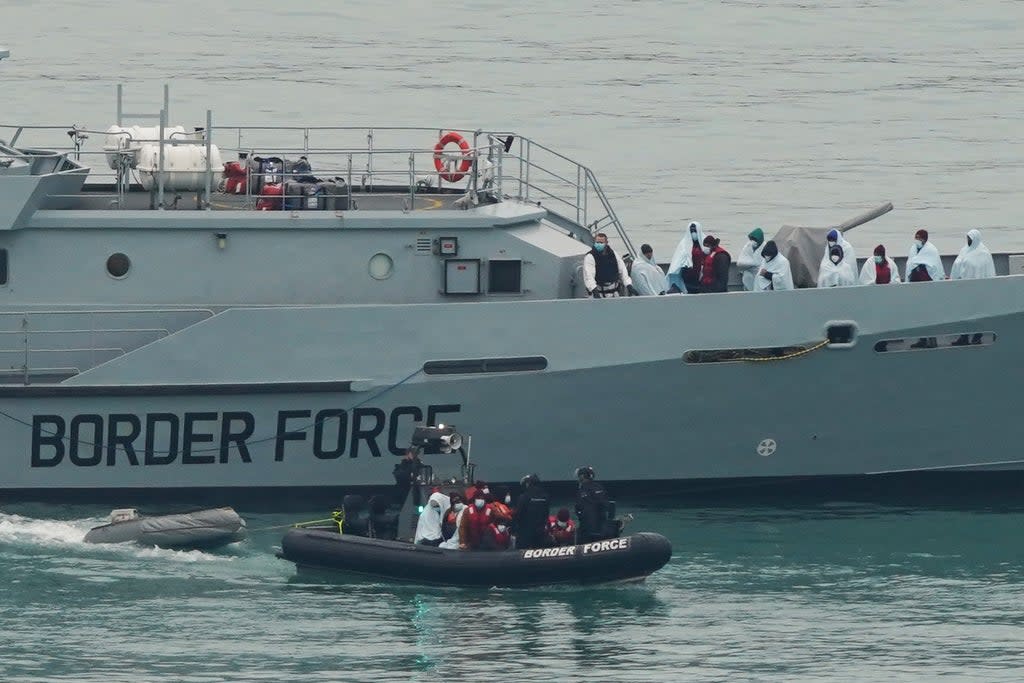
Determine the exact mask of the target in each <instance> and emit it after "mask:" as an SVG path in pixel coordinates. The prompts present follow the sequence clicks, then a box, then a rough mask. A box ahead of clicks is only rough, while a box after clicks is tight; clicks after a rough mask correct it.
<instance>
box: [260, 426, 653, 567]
mask: <svg viewBox="0 0 1024 683" xmlns="http://www.w3.org/2000/svg"><path fill="white" fill-rule="evenodd" d="M465 441H466V443H465V444H464V443H463V437H462V436H461V435H460V434H458V433H457V432H455V429H454V427H453V426H452V425H448V426H445V425H438V426H436V427H433V426H418V427H416V429H415V430H414V432H413V436H412V449H413V450H415V451H416V452H417V453H418V452H423V453H426V454H435V455H436V454H452V453H459V454H460V455H461V456H462V460H461V465H460V466H459V468H458V471H457V472H456V473H455V475H454V476H451V477H444V476H436V475H435V474H434V468H433V467H432V466H430V465H426V464H423V463H422V462H420V461H419V460H418V458H417V459H416V460H415V461H403V462H404V463H405V464H406V465H408V466H409V467H412V468H413V469H412V470H410V473H409V476H410V478H409V480H408V483H407V484H406V486H407V487H408V491H407V492H406V493H405V494H404V496H402V497H404V504H403V505H402V509H401V511H400V512H399V513H398V514H397V515H392V514H390V513H385V512H384V511H383V510H382V509H380V506H371V507H375V510H374V512H373V514H371V516H370V517H369V518H367V519H364V518H363V517H362V516H361V512H360V510H361V505H357V504H355V502H354V501H353V499H355V498H358V497H356V496H346V501H345V502H344V503H343V504H342V506H341V508H340V509H339V510H337V511H335V513H334V515H333V516H332V519H331V520H317V521H315V522H308V523H306V524H297V525H296V526H295V528H292V529H289V530H288V532H287V533H286V534H285V536H284V539H283V540H282V541H281V551H280V552H279V553H278V557H280V558H282V559H285V560H288V561H290V562H294V563H295V565H296V567H297V568H298V569H299V570H300V571H302V570H310V569H311V570H333V571H341V572H347V573H352V574H360V575H364V576H373V577H377V578H382V579H389V580H396V581H409V582H414V583H423V584H441V585H450V586H486V587H491V586H501V587H513V586H516V587H519V586H544V585H552V584H593V583H604V582H618V581H639V580H643V579H644V578H646V577H647V576H649V575H650V574H652V573H653V572H655V571H657V570H658V569H661V568H662V567H663V566H665V564H666V563H667V562H668V561H669V558H670V557H671V556H672V545H671V543H669V540H668V539H667V538H665V537H664V536H662V535H660V534H654V533H636V534H632V535H630V536H621V535H620V534H621V531H622V525H623V522H622V520H615V519H611V518H609V519H608V520H607V521H608V524H607V525H606V526H607V528H608V529H611V530H612V531H610V532H609V533H608V534H607V537H606V538H603V539H601V540H595V541H593V542H590V543H579V544H576V545H569V546H561V547H551V548H538V549H518V550H499V551H484V550H456V549H454V548H452V549H449V548H440V547H435V546H431V545H417V544H414V543H413V542H412V540H413V537H414V536H415V529H416V525H417V520H418V519H419V516H420V513H421V512H422V511H423V507H424V505H426V503H427V500H428V498H429V497H430V495H431V492H432V491H439V492H442V493H443V492H445V489H447V490H448V491H451V492H454V491H460V490H462V489H463V488H464V487H466V486H468V485H469V484H471V483H472V482H474V481H475V476H474V468H475V466H474V465H473V464H472V463H470V461H469V443H468V442H469V437H466V439H465ZM398 469H399V468H397V467H396V480H398V479H399V476H398V474H397V471H398ZM360 501H361V499H360ZM611 509H612V510H614V503H612V505H611ZM609 514H610V517H611V516H613V515H614V512H611V513H609ZM325 522H333V523H332V524H329V525H328V526H323V524H324V523H325Z"/></svg>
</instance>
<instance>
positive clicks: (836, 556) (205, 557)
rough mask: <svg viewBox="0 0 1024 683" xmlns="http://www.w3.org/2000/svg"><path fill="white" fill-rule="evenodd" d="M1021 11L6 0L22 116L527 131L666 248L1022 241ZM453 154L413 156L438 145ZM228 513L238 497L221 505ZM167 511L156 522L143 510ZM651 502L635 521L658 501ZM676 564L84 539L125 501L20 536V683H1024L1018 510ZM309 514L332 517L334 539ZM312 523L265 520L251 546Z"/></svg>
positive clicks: (712, 524) (5, 77)
mask: <svg viewBox="0 0 1024 683" xmlns="http://www.w3.org/2000/svg"><path fill="white" fill-rule="evenodd" d="M1022 21H1024V3H1022V2H1019V1H1015V0H1002V1H998V0H977V1H975V2H971V3H939V4H936V3H933V2H926V1H925V0H907V1H905V2H869V1H861V2H856V1H853V0H851V1H850V2H817V3H804V2H789V1H785V0H782V1H779V2H772V3H761V2H752V1H751V2H746V1H739V0H737V1H731V2H730V1H722V2H696V1H687V0H680V1H678V2H670V1H668V0H664V1H654V0H640V1H635V2H614V3H612V2H596V3H595V2H586V3H583V2H564V3H550V2H540V1H539V0H523V1H522V2H518V3H511V4H509V3H504V2H501V3H499V2H489V1H483V0H481V1H478V2H472V3H470V2H458V1H456V2H450V3H447V4H444V5H438V4H436V3H419V2H392V3H385V4H380V3H342V2H327V1H324V0H304V2H301V3H294V2H293V3H284V2H280V1H279V0H247V1H246V2H244V3H207V2H199V1H198V0H179V1H178V2H175V3H153V2H139V3H118V4H112V3H107V2H101V1H100V0H48V1H47V2H45V3H44V2H41V1H38V0H37V1H32V0H3V1H2V2H0V43H4V44H6V45H7V46H8V47H10V48H11V50H12V53H13V58H12V59H11V60H5V61H4V62H3V63H0V83H2V85H3V95H2V97H0V122H20V123H52V124H61V125H70V124H72V123H78V124H84V125H88V126H90V127H93V128H105V127H106V126H107V125H109V124H110V123H113V121H114V98H113V92H114V84H115V83H118V82H121V83H124V84H125V85H126V87H127V94H128V99H129V103H130V108H133V109H142V110H146V111H152V110H156V109H157V108H158V107H159V103H160V97H161V86H162V84H163V83H165V82H166V83H170V84H171V87H172V98H173V104H172V110H173V112H174V114H173V116H172V118H174V119H175V122H179V123H182V124H185V125H193V124H202V122H203V117H204V116H205V110H206V109H207V108H212V109H213V110H214V111H215V117H216V120H217V121H221V122H224V121H230V122H232V123H253V124H257V123H262V124H275V125H276V124H300V123H301V124H311V125H312V124H320V125H341V124H344V125H366V126H370V125H384V124H393V125H430V126H434V125H436V126H442V127H467V128H475V127H485V128H514V129H517V130H521V131H523V132H524V133H525V134H528V135H530V136H532V137H534V138H536V139H538V140H540V141H542V142H545V143H547V144H549V145H552V146H554V147H555V148H557V149H559V150H562V151H564V152H565V153H566V154H568V155H570V156H573V157H575V158H577V159H579V160H580V161H582V162H584V163H586V164H587V165H589V166H590V167H591V168H593V169H594V170H595V172H596V173H597V175H598V177H599V178H600V180H601V182H602V184H603V185H604V187H605V189H606V190H607V191H608V193H609V195H610V197H611V199H612V201H613V203H614V205H615V206H616V208H617V209H618V211H619V213H620V215H621V217H622V219H623V221H624V222H625V223H626V225H627V227H628V228H629V229H630V231H631V232H632V234H633V236H634V239H635V241H637V242H640V241H649V242H651V243H653V244H654V246H655V248H656V249H657V250H659V252H660V253H661V254H662V255H663V257H666V256H667V252H668V251H669V250H670V249H671V248H672V246H673V245H674V243H675V241H676V239H677V236H678V234H679V232H680V228H681V225H682V224H683V223H684V222H686V221H688V220H690V219H698V220H701V221H702V222H703V223H704V224H705V226H706V227H707V228H708V229H709V230H710V231H711V232H716V233H718V234H720V235H723V236H724V237H725V241H726V244H727V245H732V246H733V247H734V248H735V247H737V246H738V243H739V241H740V239H741V238H742V235H744V234H745V233H746V232H747V231H748V230H749V228H750V227H752V226H754V225H761V226H764V227H765V228H766V230H767V231H768V232H769V233H770V232H772V230H773V229H774V228H776V227H778V226H780V225H782V224H784V223H789V224H804V225H824V224H829V223H833V222H836V221H839V220H842V219H844V218H846V217H848V216H850V215H853V214H856V213H859V212H860V211H861V210H863V209H866V208H869V207H871V206H874V205H875V204H877V203H880V202H882V201H884V200H891V201H893V202H894V203H895V205H896V206H897V211H895V212H894V213H892V214H890V215H889V216H887V217H885V218H883V219H881V220H879V221H876V222H875V223H872V224H870V225H867V226H864V227H861V228H858V229H857V231H855V232H854V233H851V235H850V237H851V240H852V241H853V242H854V244H855V245H856V246H858V247H859V248H860V250H861V253H867V252H866V249H868V248H870V247H871V246H872V245H873V244H875V243H877V242H880V241H884V242H886V243H887V244H889V245H890V248H891V249H893V248H894V249H895V250H896V251H897V252H902V251H903V249H904V248H905V246H906V244H907V242H908V241H909V235H910V234H911V233H912V231H913V229H915V228H916V227H918V226H924V227H927V228H929V229H930V230H931V232H932V234H933V240H934V241H935V242H936V243H937V244H938V245H939V247H940V249H942V251H947V252H948V251H954V250H955V249H956V248H957V247H958V246H959V245H960V243H961V234H962V232H963V231H965V230H966V229H968V228H971V227H981V228H982V229H983V230H984V231H985V236H986V239H987V241H988V242H989V243H990V244H991V246H992V247H993V249H1011V248H1014V249H1019V248H1024V238H1022V237H1021V236H1019V235H1018V234H1017V233H1016V232H1015V230H1014V229H1012V228H1011V227H1010V226H1014V225H1015V224H1016V223H1017V221H1018V220H1019V215H1020V199H1019V185H1020V181H1021V178H1022V177H1024V168H1022V167H1024V161H1022V156H1021V154H1020V150H1019V149H1018V148H1019V145H1018V144H1016V143H1017V141H1018V140H1019V138H1020V135H1021V132H1022V131H1024V125H1022V124H1024V120H1022V119H1024V106H1022V105H1024V94H1022V91H1021V77H1020V69H1021V65H1022V63H1024V41H1021V40H1020V35H1019V30H1018V27H1019V26H1020V25H1021V23H1022ZM432 142H433V140H428V141H424V144H426V145H429V144H431V143H432ZM225 502H230V501H225ZM142 503H145V501H142ZM635 508H636V506H635V505H634V506H633V508H632V509H635ZM637 511H638V519H637V521H636V523H635V524H636V525H637V527H638V528H643V529H651V530H655V531H660V532H662V533H665V534H666V535H668V536H669V537H670V538H671V539H672V541H673V543H674V545H675V549H676V550H675V556H674V557H673V560H672V562H671V563H670V564H669V566H668V567H666V568H665V570H663V571H662V572H660V573H658V574H657V575H655V576H654V577H653V578H652V579H651V580H650V581H649V582H648V583H647V584H645V585H642V586H634V587H616V588H593V589H586V590H582V589H581V590H558V591H555V590H546V591H498V590H492V591H458V590H438V589H420V588H415V587H393V586H389V585H375V584H366V583H362V584H351V585H338V584H330V583H328V584H323V583H308V582H306V581H305V580H299V579H297V578H296V577H295V576H294V569H293V568H292V567H291V566H290V565H288V564H287V563H284V562H282V561H279V560H276V559H275V558H274V557H273V546H274V545H275V544H276V543H278V542H279V538H280V531H277V530H267V531H258V532H256V533H254V534H253V537H252V538H251V539H250V540H249V541H247V542H246V543H244V544H241V545H239V546H237V547H235V548H231V549H228V550H226V551H223V552H219V553H198V552H192V553H182V552H170V551H163V550H142V549H137V548H131V547H125V548H95V547H89V546H85V545H84V544H82V543H81V540H80V539H81V537H82V535H83V534H84V532H85V531H86V530H87V529H88V528H89V527H90V526H91V525H93V524H95V523H97V522H98V521H100V518H101V517H102V515H104V514H105V513H106V510H100V509H98V508H64V507H55V506H32V507H24V506H22V507H11V506H7V507H4V508H3V512H2V513H0V681H38V680H66V681H204V682H205V681H219V680H268V681H280V680H308V681H325V680H374V681H390V680H410V679H411V680H424V681H437V680H442V679H450V680H479V679H483V678H485V677H486V678H501V679H508V680H545V681H548V680H582V679H584V678H586V679H588V680H610V681H677V680H702V681H703V680H706V681H718V680H721V681H729V682H730V683H736V682H738V681H822V680H828V681H851V680H865V681H867V680H870V681H875V680H899V681H930V680H935V679H937V678H939V677H940V676H941V677H942V679H943V680H948V681H1003V680H1005V681H1016V680H1020V678H1021V675H1022V674H1021V672H1022V671H1024V648H1022V646H1021V643H1022V642H1024V629H1022V621H1024V613H1022V611H1021V607H1020V606H1021V604H1022V603H1021V598H1022V596H1024V572H1022V567H1024V563H1022V560H1024V558H1022V551H1021V547H1022V546H1021V543H1020V542H1019V529H1020V528H1021V522H1022V515H1021V513H1020V512H1018V511H1014V510H991V509H985V508H982V507H976V506H975V507H972V506H967V507H961V508H959V509H935V508H929V507H911V508H891V507H877V506H864V505H844V504H841V503H836V504H833V505H817V506H809V507H803V508H798V509H787V508H784V507H779V506H776V507H753V508H749V507H743V506H737V507H715V508H706V509H705V508H693V507H681V506H679V507H673V506H672V505H668V504H664V505H662V507H658V508H646V509H639V510H637ZM319 514H320V511H310V512H309V516H312V517H315V516H319ZM302 517H303V515H285V514H267V513H263V514H258V515H249V522H250V525H251V526H252V527H254V528H263V527H270V526H276V525H281V524H286V523H288V522H290V521H294V520H295V519H297V518H302Z"/></svg>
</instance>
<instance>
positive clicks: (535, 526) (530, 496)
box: [512, 474, 551, 548]
mask: <svg viewBox="0 0 1024 683" xmlns="http://www.w3.org/2000/svg"><path fill="white" fill-rule="evenodd" d="M519 483H520V484H522V486H523V492H522V494H520V496H519V500H517V501H516V508H515V512H514V513H513V517H512V529H513V531H515V535H516V548H543V547H544V546H545V545H546V544H547V543H546V539H547V523H548V517H549V516H550V515H551V501H550V500H549V499H548V494H547V492H546V491H545V490H544V489H542V488H541V486H540V477H538V476H537V475H536V474H528V475H526V476H525V477H523V478H522V480H520V482H519Z"/></svg>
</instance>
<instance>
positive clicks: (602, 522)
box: [576, 465, 620, 543]
mask: <svg viewBox="0 0 1024 683" xmlns="http://www.w3.org/2000/svg"><path fill="white" fill-rule="evenodd" d="M576 478H577V479H579V480H580V488H579V490H578V491H577V492H576V518H577V519H579V522H580V523H579V527H578V530H577V532H576V538H577V539H578V542H579V543H590V542H592V541H601V540H604V539H606V538H615V537H616V536H618V535H619V530H620V529H619V523H618V522H616V521H615V520H613V519H611V516H612V503H611V501H610V500H608V493H607V491H605V490H604V487H603V486H601V484H599V483H597V482H596V481H595V480H594V468H593V467H591V466H590V465H584V466H583V467H580V468H577V470H576Z"/></svg>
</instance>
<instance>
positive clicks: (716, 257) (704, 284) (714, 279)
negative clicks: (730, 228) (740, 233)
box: [699, 235, 732, 294]
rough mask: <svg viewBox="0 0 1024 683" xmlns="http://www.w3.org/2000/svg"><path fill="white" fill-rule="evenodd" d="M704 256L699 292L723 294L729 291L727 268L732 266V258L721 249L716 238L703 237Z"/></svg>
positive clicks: (702, 249)
mask: <svg viewBox="0 0 1024 683" xmlns="http://www.w3.org/2000/svg"><path fill="white" fill-rule="evenodd" d="M701 252H702V253H703V256H704V264H703V266H701V273H700V290H699V291H700V292H701V293H702V294H708V293H712V292H724V291H726V290H728V289H729V266H730V265H731V264H732V257H731V256H730V255H729V252H727V251H726V250H725V249H723V248H722V247H721V241H720V240H719V239H718V238H717V237H713V236H712V235H707V236H705V237H704V246H703V247H701Z"/></svg>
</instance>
